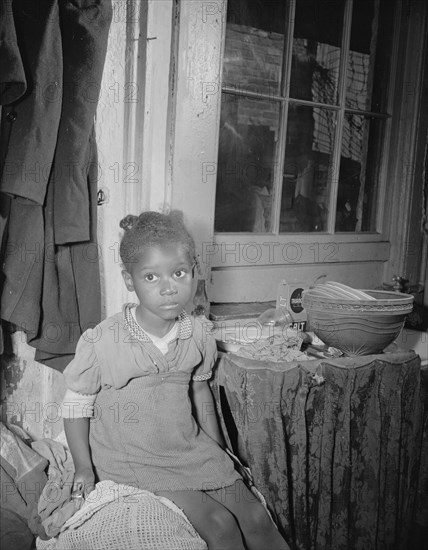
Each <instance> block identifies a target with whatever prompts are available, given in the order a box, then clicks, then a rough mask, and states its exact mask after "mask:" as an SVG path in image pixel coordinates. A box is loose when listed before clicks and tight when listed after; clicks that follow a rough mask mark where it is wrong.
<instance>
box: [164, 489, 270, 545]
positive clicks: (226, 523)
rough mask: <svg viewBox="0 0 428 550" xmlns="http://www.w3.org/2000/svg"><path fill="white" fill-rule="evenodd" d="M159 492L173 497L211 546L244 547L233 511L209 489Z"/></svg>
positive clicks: (174, 501) (167, 496)
mask: <svg viewBox="0 0 428 550" xmlns="http://www.w3.org/2000/svg"><path fill="white" fill-rule="evenodd" d="M156 494H157V495H159V496H162V497H166V498H168V499H169V500H172V502H173V503H174V504H175V505H177V506H178V507H179V508H181V509H182V510H183V512H184V513H185V514H186V516H187V517H188V519H189V521H190V523H191V524H192V525H193V527H194V528H195V529H196V531H197V532H198V533H199V535H200V536H201V538H203V539H204V541H205V542H206V543H207V546H208V549H209V550H244V544H243V542H242V535H241V532H240V529H239V526H238V524H237V522H236V520H235V518H234V517H233V515H232V513H231V512H229V510H228V509H227V508H225V507H224V506H223V505H222V503H221V502H219V501H217V500H216V499H213V498H211V497H210V496H209V495H207V493H205V492H203V491H159V492H157V493H156ZM266 548H267V547H266V546H265V547H264V549H263V550H265V549H266ZM272 550H274V549H273V548H272Z"/></svg>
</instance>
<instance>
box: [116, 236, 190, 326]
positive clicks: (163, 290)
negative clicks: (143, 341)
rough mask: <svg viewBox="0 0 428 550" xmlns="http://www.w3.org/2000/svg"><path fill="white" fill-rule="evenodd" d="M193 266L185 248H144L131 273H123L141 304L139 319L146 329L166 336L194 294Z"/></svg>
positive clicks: (177, 246) (126, 282)
mask: <svg viewBox="0 0 428 550" xmlns="http://www.w3.org/2000/svg"><path fill="white" fill-rule="evenodd" d="M192 270H193V265H192V263H191V261H190V258H189V254H188V253H187V252H186V251H185V250H184V248H183V247H182V246H181V245H179V244H178V245H176V246H174V247H173V246H162V247H161V246H152V247H147V248H143V249H142V250H141V251H140V252H139V254H138V257H137V258H136V261H135V263H133V264H132V267H131V268H130V271H129V272H128V271H126V270H124V271H122V276H123V279H124V281H125V285H126V288H127V289H128V290H129V291H131V292H135V293H136V295H137V297H138V300H139V302H140V304H139V306H138V307H137V319H138V322H139V323H140V324H141V325H142V327H143V328H144V329H146V330H147V331H148V332H151V333H153V334H157V335H159V336H163V335H164V333H165V334H166V332H168V330H169V329H170V328H171V327H172V324H173V323H172V321H174V320H175V319H176V318H177V316H178V315H179V314H180V312H181V310H182V309H183V307H184V306H185V305H186V304H187V302H188V301H189V300H190V297H191V293H192Z"/></svg>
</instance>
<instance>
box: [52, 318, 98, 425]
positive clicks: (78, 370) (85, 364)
mask: <svg viewBox="0 0 428 550" xmlns="http://www.w3.org/2000/svg"><path fill="white" fill-rule="evenodd" d="M93 332H94V331H93V330H92V329H90V330H87V331H86V332H85V333H84V334H83V335H82V336H81V337H80V340H79V342H78V343H77V347H76V354H75V356H74V359H73V360H72V361H71V363H69V364H68V365H67V367H66V368H65V369H64V377H65V383H66V386H67V390H66V392H65V395H64V397H63V400H62V404H61V411H62V417H63V418H68V419H72V418H91V417H93V416H94V402H95V398H96V395H97V393H98V392H99V391H100V389H101V377H100V368H99V364H98V359H97V356H96V353H95V348H94V344H93V342H94V337H95V336H94V334H93Z"/></svg>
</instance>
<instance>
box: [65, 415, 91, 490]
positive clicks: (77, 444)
mask: <svg viewBox="0 0 428 550" xmlns="http://www.w3.org/2000/svg"><path fill="white" fill-rule="evenodd" d="M64 431H65V435H66V437H67V443H68V447H69V449H70V452H71V456H72V457H73V462H74V468H75V474H74V483H73V485H74V488H77V486H78V485H79V484H82V485H83V489H84V494H85V496H86V495H87V494H89V493H90V492H91V491H92V489H93V488H94V485H95V475H94V470H93V466H92V460H91V451H90V448H89V418H74V419H70V418H64Z"/></svg>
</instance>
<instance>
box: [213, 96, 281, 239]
mask: <svg viewBox="0 0 428 550" xmlns="http://www.w3.org/2000/svg"><path fill="white" fill-rule="evenodd" d="M278 125H279V104H278V103H276V102H273V101H267V100H266V101H263V100H254V99H249V98H245V97H238V96H235V95H231V94H225V93H223V94H222V106H221V119H220V142H219V155H218V168H217V188H216V208H215V231H228V232H235V231H252V232H261V233H263V232H266V231H270V230H271V228H270V224H271V210H272V187H273V177H274V168H275V162H274V154H275V148H276V141H277V138H278Z"/></svg>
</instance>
